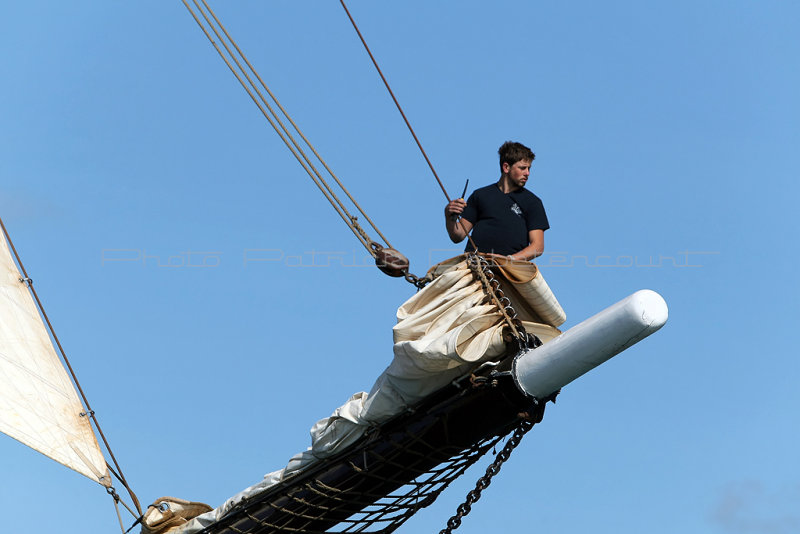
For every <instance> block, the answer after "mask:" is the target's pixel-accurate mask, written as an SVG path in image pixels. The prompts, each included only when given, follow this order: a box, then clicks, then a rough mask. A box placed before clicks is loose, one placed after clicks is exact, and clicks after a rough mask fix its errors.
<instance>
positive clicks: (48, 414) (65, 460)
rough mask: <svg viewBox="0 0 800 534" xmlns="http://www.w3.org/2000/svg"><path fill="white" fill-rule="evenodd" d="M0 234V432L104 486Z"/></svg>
mask: <svg viewBox="0 0 800 534" xmlns="http://www.w3.org/2000/svg"><path fill="white" fill-rule="evenodd" d="M21 278H22V276H21V275H20V273H19V270H18V269H17V267H16V265H15V263H14V260H13V259H12V257H11V253H10V251H9V247H8V242H7V241H6V238H5V236H4V235H3V232H0V432H3V433H5V434H8V435H9V436H11V437H12V438H14V439H16V440H18V441H20V442H22V443H24V444H25V445H27V446H29V447H31V448H33V449H36V450H37V451H39V452H41V453H42V454H45V455H46V456H49V457H50V458H52V459H53V460H56V461H57V462H60V463H62V464H64V465H65V466H67V467H69V468H71V469H74V470H75V471H77V472H78V473H81V474H82V475H85V476H87V477H89V478H91V479H92V480H95V481H96V482H98V483H100V484H102V485H104V486H109V485H110V484H111V477H110V476H109V473H108V469H107V467H106V462H105V459H104V458H103V454H102V452H101V451H100V447H99V446H98V444H97V438H96V437H95V435H94V432H93V431H92V427H91V424H90V422H89V417H87V416H85V415H83V416H82V415H81V413H82V412H84V408H83V405H82V404H81V402H80V400H79V398H78V394H77V392H76V391H75V387H74V386H73V385H72V382H71V381H70V379H69V376H68V375H67V372H66V370H65V369H64V366H63V365H62V363H61V360H60V359H59V358H58V356H57V355H56V352H55V349H54V347H53V343H52V342H51V340H50V336H49V335H48V333H47V330H46V328H45V326H44V323H43V322H42V319H41V317H40V316H39V311H38V309H37V307H36V304H35V302H34V300H33V297H32V296H31V293H30V290H29V289H28V288H27V286H26V285H25V283H23V282H21V281H20V279H21Z"/></svg>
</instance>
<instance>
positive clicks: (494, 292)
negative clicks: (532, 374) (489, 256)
mask: <svg viewBox="0 0 800 534" xmlns="http://www.w3.org/2000/svg"><path fill="white" fill-rule="evenodd" d="M467 265H468V266H469V268H470V270H472V273H473V274H474V275H475V277H476V278H477V279H478V280H479V281H480V282H481V286H482V287H483V291H484V293H486V295H487V296H488V297H489V298H491V299H492V300H493V301H494V303H495V305H496V306H497V308H498V309H499V311H500V313H501V314H502V316H503V319H504V320H505V322H506V324H507V325H508V327H509V329H510V330H511V333H512V334H513V336H514V338H515V339H516V340H517V342H518V343H519V348H520V350H525V349H526V348H528V343H527V342H528V335H527V333H526V332H525V328H524V327H523V326H522V322H521V321H520V320H518V319H517V311H516V310H515V309H514V306H513V305H512V303H511V299H509V298H508V297H507V296H506V294H505V293H504V292H503V289H502V288H501V284H500V281H499V280H498V279H497V278H496V277H495V274H494V272H493V271H492V269H491V268H490V267H489V262H488V260H486V258H484V257H482V256H479V255H478V254H476V253H474V252H473V253H470V254H469V256H468V258H467Z"/></svg>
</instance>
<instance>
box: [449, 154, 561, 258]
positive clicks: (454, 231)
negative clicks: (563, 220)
mask: <svg viewBox="0 0 800 534" xmlns="http://www.w3.org/2000/svg"><path fill="white" fill-rule="evenodd" d="M497 152H498V154H500V172H501V174H500V180H499V181H498V182H497V183H495V184H491V185H487V186H486V187H481V188H480V189H476V190H475V191H474V192H473V193H472V194H471V195H470V196H469V198H468V199H467V200H466V201H464V199H463V198H457V199H455V200H451V201H450V202H449V203H448V204H447V206H445V209H444V214H445V217H446V219H447V222H446V225H447V234H448V235H449V236H450V239H451V240H452V241H453V243H460V242H461V241H463V240H464V238H465V237H467V234H469V233H470V230H473V228H474V231H473V232H472V240H473V241H474V242H475V245H476V246H477V247H478V251H479V252H485V253H489V254H492V255H495V256H501V257H504V258H508V259H511V260H521V261H530V260H532V259H533V258H536V257H538V256H541V255H542V252H543V251H544V231H545V230H547V229H548V228H550V224H549V223H548V222H547V214H546V213H545V211H544V205H543V204H542V201H541V200H540V199H539V197H537V196H536V195H534V194H533V193H531V192H530V191H528V190H527V189H525V183H526V182H527V181H528V177H529V176H530V174H531V163H533V160H534V159H535V158H536V155H535V154H534V153H533V152H532V151H531V149H530V148H528V147H526V146H525V145H523V144H521V143H515V142H512V141H507V142H505V143H503V146H501V147H500V149H499V150H498V151H497ZM459 216H460V217H461V221H460V223H459V222H458V217H459ZM471 250H473V246H472V243H470V242H467V247H466V249H465V251H467V252H469V251H471Z"/></svg>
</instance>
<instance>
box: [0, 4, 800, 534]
mask: <svg viewBox="0 0 800 534" xmlns="http://www.w3.org/2000/svg"><path fill="white" fill-rule="evenodd" d="M348 5H349V7H350V9H351V11H352V13H353V15H354V16H355V18H356V20H357V21H358V22H359V24H360V26H361V29H362V31H363V32H364V34H365V36H366V38H367V40H368V42H369V43H370V46H371V47H372V49H373V52H374V53H375V54H376V56H377V57H378V59H379V61H380V62H381V65H382V67H383V69H384V72H385V73H386V75H387V77H388V78H389V80H390V82H391V83H392V86H393V89H394V91H395V93H396V94H397V96H398V98H399V99H400V101H401V103H402V104H403V106H404V108H405V110H406V113H407V115H408V116H409V118H410V120H411V121H412V123H413V124H414V126H415V129H416V130H417V133H418V135H419V137H420V139H421V140H422V143H423V145H424V146H425V148H426V150H427V152H428V154H429V156H430V157H431V159H432V160H433V162H434V165H435V166H436V168H437V171H438V172H439V174H440V176H441V177H442V179H443V181H444V182H445V185H446V186H447V187H448V189H449V191H450V192H451V194H453V195H458V194H459V193H460V191H461V189H462V187H463V184H464V181H465V179H467V178H469V179H470V189H472V188H474V187H478V186H479V185H483V184H486V183H490V182H491V181H493V180H496V178H497V176H498V170H497V162H496V150H497V147H498V146H499V145H500V144H501V143H502V142H503V141H505V140H507V139H515V140H520V141H522V142H524V143H526V144H528V145H530V146H531V147H532V148H533V149H534V151H535V152H536V153H537V159H536V162H535V164H534V168H533V173H532V179H531V181H530V182H529V185H528V187H529V188H531V189H532V190H533V191H535V192H536V193H537V194H538V195H539V196H540V197H541V198H542V199H543V200H544V203H545V206H546V208H547V211H548V216H549V218H550V222H551V226H552V228H551V229H550V230H549V231H548V232H547V233H546V254H545V256H543V257H542V258H541V259H540V260H539V262H538V263H539V264H540V266H541V269H542V271H543V273H544V275H545V277H546V279H547V280H548V282H549V284H550V286H551V287H552V288H553V290H554V292H555V294H556V295H557V296H558V298H559V300H560V301H561V303H562V305H563V306H564V308H565V310H566V312H567V315H568V320H567V324H566V325H565V327H568V326H572V325H575V324H577V323H578V322H580V321H581V320H583V319H585V318H587V317H589V316H591V315H592V314H594V313H596V312H597V311H600V310H601V309H603V308H605V307H606V306H608V305H610V304H612V303H614V302H616V301H617V300H619V299H621V298H623V297H624V296H626V295H628V294H630V293H632V292H633V291H635V290H637V289H640V288H650V289H654V290H656V291H658V292H660V293H661V294H662V295H663V296H664V297H665V299H666V300H667V302H668V304H669V306H670V320H669V322H668V323H667V325H666V326H665V327H664V329H663V330H661V331H660V332H659V333H658V334H656V335H655V336H653V337H652V338H650V339H648V340H646V341H644V342H642V343H641V344H640V345H638V346H636V347H634V348H633V349H631V350H629V351H628V352H626V353H624V354H623V355H620V356H618V357H617V358H615V359H614V360H612V361H610V362H609V363H607V364H605V365H603V366H602V367H601V368H599V369H597V370H596V371H594V372H592V373H590V374H589V375H587V376H585V377H583V378H581V379H579V380H578V381H576V382H575V383H573V384H571V385H570V386H568V387H567V388H565V389H564V391H563V393H562V395H561V396H560V397H559V400H558V404H557V405H555V406H550V407H549V408H548V412H547V415H546V417H545V420H544V422H543V423H542V424H541V425H539V426H537V427H536V428H535V429H534V430H533V431H532V432H531V433H530V434H529V435H528V436H527V437H526V439H525V440H524V442H523V444H522V445H521V446H520V447H519V449H518V450H517V451H516V452H515V454H514V456H513V457H512V460H511V461H510V462H509V463H508V464H507V465H506V466H505V467H504V469H503V472H502V474H501V475H500V477H499V478H498V479H497V480H496V481H495V482H494V483H493V484H492V486H491V488H490V489H489V490H487V492H486V493H485V495H484V497H483V498H482V499H481V501H480V502H479V503H478V504H477V505H476V506H475V509H474V511H473V513H472V515H471V516H470V517H469V518H468V519H467V520H466V521H465V523H464V525H463V526H462V527H461V529H459V531H458V532H463V533H465V534H466V533H473V532H474V533H477V532H485V531H486V529H490V530H492V531H507V532H527V531H542V532H550V533H559V534H560V533H563V534H572V533H583V532H587V531H590V530H591V531H592V532H614V533H619V532H625V533H636V534H638V533H641V532H647V533H648V534H661V533H664V534H672V533H674V532H686V533H712V534H729V533H730V534H738V533H748V534H750V533H756V534H757V533H762V532H763V533H767V532H768V533H772V534H776V533H777V534H782V533H789V532H798V531H800V514H799V513H798V512H797V507H796V503H797V500H798V497H800V461H799V460H798V456H797V452H796V449H797V442H798V437H800V435H799V434H800V431H798V428H800V425H798V416H797V408H798V405H800V394H798V391H797V387H796V385H795V383H796V377H797V376H798V372H799V371H800V364H798V359H797V348H796V343H795V341H794V339H793V333H794V331H795V330H796V329H797V324H798V318H799V317H798V316H799V314H798V311H797V302H798V297H799V296H800V295H798V283H797V277H796V274H795V272H794V267H795V265H796V264H797V260H798V253H797V246H796V243H797V237H798V223H797V221H796V208H795V206H794V205H795V203H796V199H797V197H798V186H797V177H798V169H799V168H800V166H799V165H798V163H797V157H796V156H797V149H798V146H800V126H798V125H800V104H799V103H798V102H799V101H798V98H797V94H800V80H799V79H798V77H799V76H800V74H798V73H800V68H799V67H800V64H799V63H800V60H799V59H798V58H800V40H799V39H798V37H797V30H796V28H797V24H798V22H800V6H798V5H797V4H796V3H794V2H789V1H778V0H770V1H767V2H759V3H756V2H751V1H744V0H730V1H709V0H702V1H691V2H690V1H677V2H669V3H662V4H657V3H649V2H634V1H610V2H602V3H601V2H592V1H576V2H571V3H568V4H566V3H560V4H554V3H546V2H522V1H510V0H508V1H498V2H493V3H492V4H491V5H489V4H488V3H485V2H476V1H460V2H457V3H456V2H421V1H409V2H403V3H388V2H368V1H366V0H350V2H349V3H348ZM212 6H214V8H215V9H216V11H217V14H218V15H219V16H220V17H221V18H222V20H223V22H224V23H225V24H226V26H227V27H228V29H229V30H230V31H231V32H232V33H233V35H234V36H235V37H236V38H237V40H238V42H239V44H240V45H241V46H242V48H243V49H244V50H245V52H246V53H247V54H248V56H249V58H250V59H251V60H252V62H253V63H254V64H255V65H256V67H257V68H258V69H259V71H260V73H261V74H262V76H263V77H264V79H265V81H267V83H268V84H269V85H270V87H271V88H272V89H273V90H274V91H275V93H276V94H277V95H278V96H279V97H280V98H281V101H282V103H283V104H284V105H285V106H286V107H287V108H288V110H289V111H290V112H291V113H292V115H293V116H294V118H295V119H296V120H297V122H298V123H299V124H300V125H301V127H302V128H303V129H304V131H305V133H306V134H307V135H308V137H309V138H310V139H311V140H312V142H314V144H315V145H316V146H317V148H318V149H319V151H320V152H321V153H322V154H323V156H324V157H325V158H326V159H327V160H328V162H329V164H330V165H331V167H332V168H333V169H334V170H335V171H336V172H337V174H338V175H339V176H340V177H341V178H342V179H343V180H344V181H345V182H346V184H347V185H348V186H349V187H350V189H351V191H352V192H353V194H354V195H355V196H356V197H357V198H358V199H359V201H360V202H361V203H362V205H363V206H364V207H365V208H366V210H367V211H368V212H369V213H370V214H371V216H372V217H373V218H374V219H375V220H376V222H377V223H378V225H379V227H380V228H381V230H382V231H384V233H385V234H386V235H387V237H388V238H389V239H390V241H391V242H392V244H393V245H394V246H395V247H396V248H399V249H400V250H401V251H403V252H404V253H405V254H406V255H407V256H408V257H409V258H410V260H411V263H412V271H413V272H415V273H418V274H422V273H423V272H424V271H425V270H426V269H427V267H428V266H429V265H430V264H431V263H432V262H436V261H439V260H441V259H444V258H446V257H449V256H452V255H455V254H456V253H458V251H459V250H460V249H459V248H458V247H454V246H453V245H452V244H451V243H449V241H448V240H447V236H446V233H445V231H444V227H443V216H442V209H443V206H444V202H445V201H444V198H443V196H442V194H441V191H440V190H439V189H438V186H437V185H436V184H435V182H434V181H433V178H432V177H431V175H430V171H429V170H428V169H427V166H426V165H425V162H424V160H423V159H422V157H421V156H420V154H419V152H418V151H417V149H416V146H415V145H414V143H413V140H412V139H411V137H410V135H409V134H408V132H407V131H406V130H405V127H404V125H403V124H402V121H401V118H400V116H399V114H398V113H397V111H396V110H395V109H394V107H393V105H392V103H391V101H390V99H389V96H388V95H387V94H386V92H385V90H384V88H383V87H382V85H381V83H380V80H379V78H378V77H377V74H376V73H375V72H374V70H373V68H372V66H371V65H370V63H369V60H368V58H367V56H366V54H365V53H364V51H363V50H362V49H361V48H360V46H361V45H360V43H359V42H358V40H357V38H356V36H355V33H354V32H353V30H352V28H351V27H350V26H349V22H348V21H347V19H346V17H345V15H344V12H343V11H342V9H341V7H340V6H339V4H338V3H337V2H334V1H333V0H329V1H325V2H323V1H321V0H313V1H312V0H294V1H292V2H289V1H286V0H284V1H280V2H278V1H267V0H261V1H255V0H239V1H236V2H233V1H228V2H221V1H217V2H214V3H213V4H212ZM4 7H5V9H4V17H3V20H4V23H3V30H2V31H1V32H0V44H1V45H2V49H3V50H4V53H3V54H2V57H1V58H0V71H1V72H2V73H3V83H2V84H0V99H2V102H3V106H0V125H2V127H0V213H1V214H2V217H3V219H4V221H5V223H6V226H7V227H8V229H9V231H10V232H11V235H12V238H13V239H14V241H15V244H16V245H17V248H18V250H19V251H20V253H21V254H22V258H23V261H24V263H25V265H26V267H27V268H28V270H29V272H30V274H31V276H32V278H33V279H34V280H35V284H36V287H37V290H38V291H39V294H40V296H41V298H42V300H43V302H44V304H45V307H46V309H47V311H48V314H49V315H50V317H51V319H52V321H53V323H54V325H55V328H56V331H57V333H58V335H59V337H60V338H61V341H62V343H63V345H64V346H65V348H66V350H67V354H68V355H69V356H70V358H71V360H72V363H73V365H74V367H75V368H76V370H77V371H78V374H79V377H80V379H81V382H82V385H83V387H84V389H85V390H86V392H87V394H88V395H89V398H90V402H91V403H92V405H93V408H94V409H95V411H96V412H97V414H98V417H99V418H100V421H101V424H102V425H103V428H104V431H105V432H106V434H107V436H108V437H109V439H110V441H111V443H112V447H113V449H114V451H115V453H116V454H117V456H118V458H119V459H120V461H121V463H122V465H123V469H124V470H125V472H126V474H127V476H128V478H129V479H130V481H131V482H132V484H133V486H134V489H135V490H136V491H137V493H138V495H139V497H140V498H141V500H142V501H143V502H144V503H148V502H152V501H153V500H154V499H156V498H157V497H160V496H162V495H174V496H177V497H182V498H187V499H192V500H200V501H204V502H208V503H210V504H212V505H217V504H219V503H220V502H222V501H223V500H224V499H225V498H227V497H228V496H230V495H232V494H233V493H235V492H237V491H239V490H240V489H242V488H244V487H246V486H248V485H250V484H252V483H255V482H256V481H257V480H259V479H260V477H261V476H262V475H263V474H264V473H266V472H269V471H272V470H274V469H278V468H280V467H282V466H283V465H285V462H286V460H288V458H289V457H290V456H291V455H293V454H294V453H295V452H298V451H300V450H302V449H304V448H305V447H306V446H307V445H308V429H309V427H310V426H311V425H312V424H313V423H314V422H315V421H316V420H317V419H319V418H322V417H326V416H327V415H329V413H330V412H331V411H332V410H333V409H334V408H335V407H337V406H339V405H340V404H342V403H343V402H344V401H345V400H346V399H347V398H348V397H349V396H350V395H351V394H352V393H353V392H356V391H360V390H368V389H369V387H370V386H371V384H372V382H373V380H374V379H375V377H377V375H378V374H379V373H380V372H381V371H382V370H383V368H384V367H385V366H386V365H387V364H388V362H389V360H390V357H391V327H392V324H393V322H394V313H395V309H396V308H397V306H399V305H400V304H401V303H402V302H403V301H404V300H405V299H406V298H408V297H409V296H410V295H411V294H412V288H411V286H409V285H408V284H405V283H404V282H402V281H399V280H394V279H390V278H387V277H385V276H384V275H382V274H380V273H378V272H377V270H375V269H373V268H370V267H365V266H364V262H365V260H364V253H363V252H362V251H361V250H359V249H358V245H357V243H356V241H355V239H354V238H353V237H352V235H350V233H349V231H348V230H347V229H346V228H345V227H344V225H343V224H342V223H341V221H340V220H339V219H338V217H337V216H336V215H335V213H334V212H333V211H332V209H331V208H330V207H329V206H328V205H327V203H326V202H325V201H324V200H323V199H322V197H321V195H320V194H319V193H318V192H317V190H316V189H315V188H314V186H313V185H312V184H311V182H310V181H309V180H308V179H307V177H306V176H305V174H304V173H303V171H302V169H301V168H300V167H299V165H298V164H297V163H296V161H295V160H294V158H292V156H291V155H290V154H289V152H288V151H287V150H286V148H285V147H284V146H283V145H282V143H281V142H280V140H279V139H278V137H277V136H276V135H275V134H274V132H273V131H272V130H271V129H270V128H269V126H268V125H267V123H266V121H265V120H264V119H263V117H261V115H260V114H259V113H258V111H257V109H256V108H255V106H254V105H253V104H252V102H251V101H250V100H249V98H248V97H247V96H246V94H245V93H244V91H243V90H242V89H241V88H240V87H239V86H238V84H237V83H236V82H235V80H234V79H233V77H232V76H231V75H230V73H229V72H228V71H227V69H226V67H225V66H224V65H223V63H222V62H221V60H220V59H219V58H218V57H217V56H216V53H215V52H214V51H213V49H212V47H211V45H210V44H209V43H208V42H207V41H206V40H205V37H204V36H203V35H202V33H201V32H200V30H199V29H198V28H197V27H196V25H195V23H194V21H193V20H192V19H191V18H190V16H189V15H188V13H187V12H186V10H185V8H184V7H183V5H182V4H181V3H180V2H179V1H177V0H176V1H174V2H164V1H163V0H161V1H155V0H139V1H137V2H85V1H79V2H68V3H65V2H54V1H31V2H25V3H23V2H13V3H8V5H6V6H4ZM254 255H257V256H254ZM254 257H257V258H260V259H265V260H269V261H249V260H252V259H253V258H254ZM0 458H2V460H0V462H1V463H0V465H2V483H0V510H2V511H3V516H2V519H0V530H1V531H2V532H4V533H11V534H17V533H22V532H31V531H34V532H59V533H66V534H70V533H73V532H74V533H85V532H111V531H113V530H112V529H115V528H117V527H115V523H116V518H115V515H114V512H113V507H112V506H111V504H110V499H108V497H107V496H105V495H104V493H103V490H102V489H101V488H99V487H97V486H95V485H93V484H92V483H91V482H89V481H87V480H86V479H84V478H83V477H81V476H79V475H77V474H75V473H73V472H71V471H69V470H67V469H64V468H62V467H60V466H59V465H57V464H55V463H52V462H50V461H49V460H47V459H46V458H44V457H43V456H40V455H38V454H37V453H34V452H30V451H28V450H27V449H26V448H24V447H22V446H21V445H19V444H17V443H16V442H14V441H13V440H11V439H10V438H6V439H0ZM487 461H488V459H486V460H485V461H482V462H480V463H479V466H478V467H477V468H475V469H473V470H472V471H470V472H469V473H468V474H467V475H466V476H465V477H464V478H463V479H462V480H461V481H459V483H457V484H455V485H453V486H452V487H451V489H449V490H448V491H447V492H446V493H445V494H444V495H443V496H442V497H441V498H440V500H439V501H437V503H436V504H435V505H434V506H432V507H430V508H428V509H426V510H424V511H423V512H421V513H420V514H418V516H417V517H415V518H414V519H412V520H411V521H410V522H409V523H407V525H406V526H405V527H404V528H403V529H401V532H437V531H438V530H440V529H441V528H442V527H443V526H444V525H445V521H446V519H447V517H449V516H450V515H451V514H452V513H453V511H454V510H455V507H456V506H457V504H458V503H459V502H460V501H461V500H462V499H463V497H464V495H465V493H466V492H467V491H468V490H469V489H470V488H471V487H472V485H473V484H474V480H475V479H476V478H477V477H478V476H480V474H481V472H482V470H483V468H484V466H485V464H486V462H487ZM43 500H46V501H48V502H47V504H46V505H45V504H44V503H42V501H43ZM44 506H46V508H44ZM12 511H13V515H12V513H11V512H12ZM26 514H33V517H34V518H35V523H34V524H33V526H31V518H30V516H27V515H26Z"/></svg>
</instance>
